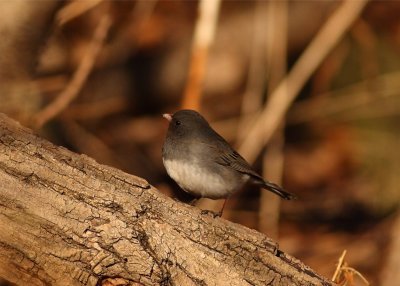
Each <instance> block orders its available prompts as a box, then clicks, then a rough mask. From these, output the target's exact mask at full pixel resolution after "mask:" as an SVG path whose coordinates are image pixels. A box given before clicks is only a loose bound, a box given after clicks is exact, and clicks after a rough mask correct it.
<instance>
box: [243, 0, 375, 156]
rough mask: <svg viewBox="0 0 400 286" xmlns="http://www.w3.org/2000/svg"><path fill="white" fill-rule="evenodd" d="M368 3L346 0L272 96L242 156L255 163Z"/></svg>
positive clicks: (247, 138) (250, 135)
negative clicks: (305, 88) (288, 112)
mask: <svg viewBox="0 0 400 286" xmlns="http://www.w3.org/2000/svg"><path fill="white" fill-rule="evenodd" d="M367 2H368V1H367V0H360V1H343V3H342V4H341V6H340V7H339V8H338V9H337V10H336V11H335V13H334V14H333V15H332V16H331V17H330V18H329V19H328V20H327V22H326V23H325V25H324V26H323V27H322V28H321V30H320V31H319V32H318V34H317V35H316V36H315V38H314V39H313V41H312V42H311V43H310V45H309V46H308V47H307V48H306V50H305V51H304V52H303V54H302V55H301V56H300V58H299V59H298V61H297V62H296V64H295V65H294V67H293V68H292V70H291V71H290V72H289V74H288V75H287V77H286V78H285V79H284V80H283V81H282V82H281V83H280V84H279V86H278V87H277V88H276V90H275V91H274V92H273V94H272V95H271V97H270V99H269V101H268V103H267V104H266V106H265V108H264V110H263V111H262V113H261V114H260V115H259V117H258V120H257V121H256V123H255V124H254V125H253V126H252V128H251V129H250V130H249V133H248V136H246V138H245V140H244V141H243V142H242V143H241V144H240V148H239V151H240V153H241V154H242V155H243V156H244V157H245V158H246V159H247V160H249V161H250V162H253V161H254V160H255V158H256V157H257V156H258V154H259V153H260V151H261V149H262V148H263V146H264V145H265V144H266V143H267V141H268V140H269V139H270V138H271V136H272V135H273V133H274V131H275V130H276V129H277V128H278V126H279V124H280V123H281V121H282V119H283V117H284V116H285V113H286V111H287V110H288V108H289V106H290V105H291V104H292V102H293V101H294V99H295V98H296V96H297V94H298V93H299V91H300V90H301V88H302V87H303V86H304V84H305V83H306V81H307V80H308V79H309V78H310V76H311V75H312V73H313V72H315V70H316V69H317V67H318V66H319V65H320V64H321V62H322V61H323V60H324V58H325V57H326V56H327V55H328V53H329V52H330V51H331V50H332V49H333V47H334V46H335V45H336V44H337V42H338V41H339V40H340V39H341V38H342V37H343V35H344V34H345V32H346V31H347V30H348V29H349V27H350V26H351V24H352V23H353V22H354V20H355V19H356V18H357V17H358V16H359V14H360V13H361V11H362V10H363V8H364V6H365V5H366V4H367Z"/></svg>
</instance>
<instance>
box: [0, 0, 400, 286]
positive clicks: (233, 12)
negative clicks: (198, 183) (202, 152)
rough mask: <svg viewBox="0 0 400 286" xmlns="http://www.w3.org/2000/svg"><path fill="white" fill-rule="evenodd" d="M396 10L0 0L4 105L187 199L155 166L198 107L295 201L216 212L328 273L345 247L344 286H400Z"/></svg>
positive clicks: (249, 194) (381, 4)
mask: <svg viewBox="0 0 400 286" xmlns="http://www.w3.org/2000/svg"><path fill="white" fill-rule="evenodd" d="M399 15H400V2H398V1H363V0H359V1H329V0H327V1H294V0H280V1H267V0H263V1H256V0H252V1H228V0H225V1H217V0H211V1H210V0H202V1H161V0H158V1H157V0H146V1H143V0H142V1H113V2H109V1H102V0H93V1H64V2H59V1H39V2H38V1H23V0H14V1H9V0H6V1H0V16H1V18H2V19H3V20H2V22H1V23H0V32H1V35H2V39H1V42H0V112H4V113H6V114H8V115H9V116H11V117H13V118H15V119H16V120H18V121H20V122H21V123H22V124H24V125H26V126H28V127H30V128H34V129H35V130H36V132H37V133H39V134H41V136H44V137H46V138H47V139H49V140H50V141H52V142H54V143H55V144H58V145H63V146H65V147H67V148H68V149H70V150H73V151H75V152H78V153H84V154H87V155H88V156H91V157H93V158H95V159H96V160H97V161H98V162H100V163H102V164H107V165H111V166H114V167H117V168H120V169H122V170H124V171H125V172H128V173H130V174H133V175H136V176H140V177H143V178H145V179H146V180H148V181H149V182H150V183H151V184H152V185H154V186H155V187H157V188H158V189H159V190H160V191H161V192H163V193H165V194H166V195H168V196H171V197H178V198H179V199H180V200H182V201H188V200H190V197H188V196H187V195H186V194H184V193H183V191H181V190H179V188H178V187H177V185H176V184H175V183H174V182H173V181H172V180H171V179H169V177H168V176H167V174H166V172H165V169H164V167H163V165H162V160H161V147H162V144H163V140H164V136H165V134H166V130H167V127H168V122H167V121H165V119H163V118H162V116H161V114H162V113H166V112H168V113H173V112H175V111H177V110H179V109H182V108H191V109H196V110H199V111H200V112H201V113H202V114H203V115H204V116H205V117H206V118H207V119H208V120H209V121H210V123H211V125H212V126H213V127H214V128H215V129H216V130H217V131H218V132H219V133H220V134H221V135H222V136H223V137H225V138H226V139H227V140H228V141H229V142H230V143H232V145H233V146H235V148H237V149H238V150H239V153H241V154H242V155H243V156H244V157H245V158H246V159H248V160H249V162H250V163H251V164H252V165H253V166H254V168H255V169H256V170H257V171H259V172H260V173H262V174H263V175H264V177H265V178H267V179H268V180H270V181H273V182H276V183H278V184H281V185H282V186H284V188H285V189H287V190H288V191H290V192H292V193H295V194H297V195H298V196H299V199H298V200H297V201H295V202H292V201H290V202H287V201H284V202H280V201H279V199H277V198H275V197H274V196H270V195H269V194H265V193H264V192H260V191H259V190H257V189H254V188H251V187H249V188H244V189H243V190H242V191H240V192H239V193H237V194H235V195H234V196H233V197H232V198H231V199H230V200H229V201H228V203H227V206H226V208H225V213H224V216H223V217H224V218H226V219H228V220H230V221H233V222H237V223H240V224H243V225H245V226H248V227H250V228H254V229H257V230H259V231H261V232H264V233H265V234H266V235H267V236H269V237H272V238H273V239H275V240H277V241H279V245H280V248H281V249H282V250H283V251H285V252H287V253H289V254H290V255H293V256H295V257H297V258H298V259H300V260H302V261H304V262H305V263H306V264H308V265H310V266H311V267H312V268H313V269H315V270H316V271H317V272H319V273H320V274H323V275H324V276H326V277H328V278H332V276H333V274H334V272H335V269H336V263H337V261H338V259H339V257H340V256H341V255H342V252H343V251H344V250H347V254H346V257H345V259H344V260H345V261H346V262H347V265H348V266H349V267H351V268H352V269H353V270H354V271H353V270H352V269H351V268H344V270H346V269H347V270H346V271H344V272H346V273H347V274H346V275H342V276H341V278H340V280H342V279H344V278H343V277H344V276H346V279H347V283H348V284H347V285H365V282H364V281H363V279H362V278H361V277H360V276H359V275H358V274H357V273H356V272H355V270H356V271H358V272H360V273H361V274H362V275H363V276H364V277H365V279H366V280H368V281H369V282H370V283H371V284H372V285H384V286H385V285H386V286H390V285H399V284H398V283H399V282H398V281H400V277H399V276H398V275H399V273H398V272H399V271H398V270H399V269H400V217H399V214H398V206H399V200H400V191H399V183H400V152H399V150H400V133H399V130H400V17H399ZM220 203H221V202H213V201H211V202H210V201H207V200H203V201H202V202H201V203H200V204H199V205H198V206H199V207H201V208H207V209H216V210H217V209H218V207H219V206H220ZM396 275H397V276H396ZM395 277H398V279H396V278H395ZM352 279H354V280H352Z"/></svg>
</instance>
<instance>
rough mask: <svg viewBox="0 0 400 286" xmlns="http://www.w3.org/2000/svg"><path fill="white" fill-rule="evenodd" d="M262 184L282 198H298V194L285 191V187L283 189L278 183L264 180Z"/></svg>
mask: <svg viewBox="0 0 400 286" xmlns="http://www.w3.org/2000/svg"><path fill="white" fill-rule="evenodd" d="M261 186H262V187H263V188H264V189H267V190H268V191H270V192H272V193H274V194H276V195H278V196H280V197H281V198H282V199H285V200H296V199H297V196H296V195H295V194H292V193H289V192H287V191H285V190H284V189H282V188H281V187H279V186H278V185H276V184H274V183H270V182H265V181H264V182H263V184H262V185H261Z"/></svg>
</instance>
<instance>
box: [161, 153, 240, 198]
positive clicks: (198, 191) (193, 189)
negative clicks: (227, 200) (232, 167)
mask: <svg viewBox="0 0 400 286" xmlns="http://www.w3.org/2000/svg"><path fill="white" fill-rule="evenodd" d="M164 166H165V169H166V170H167V173H168V175H169V176H170V177H171V178H172V179H174V181H175V182H176V183H177V184H178V185H179V186H180V187H181V188H182V189H183V190H185V191H186V192H188V193H190V194H193V195H196V196H201V197H206V198H211V199H218V198H224V197H227V196H228V195H229V194H231V193H232V192H234V191H235V190H236V189H237V188H238V186H237V185H238V183H237V182H226V181H224V180H223V178H222V177H221V176H220V175H218V174H216V173H213V172H210V171H209V170H206V169H204V168H203V169H201V168H199V166H198V165H197V164H196V163H195V162H182V161H176V160H164Z"/></svg>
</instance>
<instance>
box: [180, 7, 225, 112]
mask: <svg viewBox="0 0 400 286" xmlns="http://www.w3.org/2000/svg"><path fill="white" fill-rule="evenodd" d="M220 4H221V0H201V1H200V3H199V17H198V19H197V23H196V28H195V32H194V39H193V46H192V55H191V60H190V66H189V72H188V80H187V83H186V87H185V91H184V95H183V101H182V108H191V109H197V110H198V109H199V107H200V96H201V93H202V84H203V80H204V74H205V68H206V63H207V58H208V50H209V48H210V45H211V43H212V42H213V39H214V34H215V29H216V25H217V19H218V12H219V7H220Z"/></svg>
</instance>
